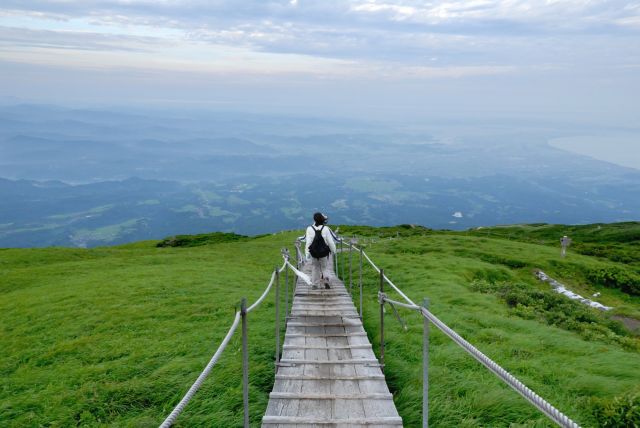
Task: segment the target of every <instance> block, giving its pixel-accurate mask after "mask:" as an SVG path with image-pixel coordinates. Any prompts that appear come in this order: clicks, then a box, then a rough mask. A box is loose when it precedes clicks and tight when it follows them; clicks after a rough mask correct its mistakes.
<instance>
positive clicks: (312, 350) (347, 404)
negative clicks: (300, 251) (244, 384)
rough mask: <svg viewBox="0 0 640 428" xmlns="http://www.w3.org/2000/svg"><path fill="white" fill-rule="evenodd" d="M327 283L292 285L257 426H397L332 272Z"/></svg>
mask: <svg viewBox="0 0 640 428" xmlns="http://www.w3.org/2000/svg"><path fill="white" fill-rule="evenodd" d="M310 270H311V263H307V264H306V265H305V266H304V268H303V271H304V272H305V273H307V274H309V273H310ZM330 284H331V289H324V288H322V289H317V290H314V289H312V288H311V287H310V286H308V285H307V284H306V283H305V282H304V281H302V280H300V279H298V281H297V284H296V291H295V296H294V299H293V307H292V309H291V315H290V317H289V320H288V323H287V329H286V334H285V339H284V345H283V350H282V358H281V360H280V366H279V368H278V370H277V372H276V379H275V383H274V385H273V391H272V392H271V394H270V396H269V404H268V406H267V411H266V413H265V415H264V416H263V418H262V426H263V427H268V428H273V427H278V428H293V427H296V428H308V427H316V426H317V427H361V426H369V427H399V426H402V418H400V416H399V415H398V411H397V410H396V407H395V404H394V403H393V397H392V395H391V393H390V392H389V388H388V387H387V383H386V382H385V378H384V375H383V374H382V370H381V369H380V366H379V363H378V360H377V359H376V357H375V355H374V353H373V350H372V348H371V343H369V339H368V338H367V333H366V332H365V331H364V328H363V326H362V322H361V320H360V318H359V316H358V313H357V312H356V308H355V306H354V304H353V301H352V299H351V296H350V295H349V293H348V292H347V289H346V287H345V286H344V284H343V283H342V282H341V281H340V280H339V279H338V278H337V277H336V276H335V275H334V274H333V272H331V274H330Z"/></svg>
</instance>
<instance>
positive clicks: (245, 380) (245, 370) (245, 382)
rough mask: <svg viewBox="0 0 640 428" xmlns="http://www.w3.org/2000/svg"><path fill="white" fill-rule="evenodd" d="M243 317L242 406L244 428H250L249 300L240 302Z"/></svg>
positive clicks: (243, 299)
mask: <svg viewBox="0 0 640 428" xmlns="http://www.w3.org/2000/svg"><path fill="white" fill-rule="evenodd" d="M240 314H241V315H242V405H243V407H244V427H245V428H249V347H248V343H247V342H248V338H247V299H246V298H245V297H243V298H242V301H241V302H240Z"/></svg>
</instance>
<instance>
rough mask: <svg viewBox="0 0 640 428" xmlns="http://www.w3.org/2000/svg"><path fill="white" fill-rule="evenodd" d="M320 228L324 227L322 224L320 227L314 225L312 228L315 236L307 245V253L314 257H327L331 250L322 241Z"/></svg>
mask: <svg viewBox="0 0 640 428" xmlns="http://www.w3.org/2000/svg"><path fill="white" fill-rule="evenodd" d="M322 229H324V226H322V227H321V228H320V229H316V228H315V227H314V228H313V230H314V231H315V232H316V236H314V237H313V241H312V242H311V245H309V254H311V256H312V257H313V258H315V259H321V258H323V257H327V256H328V255H329V253H330V252H331V250H330V249H329V246H328V245H327V243H326V242H324V238H323V237H322Z"/></svg>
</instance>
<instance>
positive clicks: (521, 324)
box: [0, 224, 640, 427]
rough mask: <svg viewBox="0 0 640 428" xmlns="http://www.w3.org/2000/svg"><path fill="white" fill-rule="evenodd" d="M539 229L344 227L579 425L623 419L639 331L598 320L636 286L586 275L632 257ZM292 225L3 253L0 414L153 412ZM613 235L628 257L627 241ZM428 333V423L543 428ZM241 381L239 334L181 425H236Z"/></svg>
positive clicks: (412, 395) (143, 417)
mask: <svg viewBox="0 0 640 428" xmlns="http://www.w3.org/2000/svg"><path fill="white" fill-rule="evenodd" d="M541 227H542V228H544V227H545V226H517V227H514V229H516V230H518V231H519V232H518V233H520V236H519V237H518V239H515V238H514V237H513V236H511V237H510V238H511V239H505V238H509V236H508V234H507V235H505V236H502V235H499V234H498V233H496V234H489V235H488V236H487V235H486V234H482V233H480V232H482V231H478V233H477V234H476V231H469V232H458V233H456V232H449V231H432V230H429V229H426V228H422V227H415V226H410V225H403V226H396V227H389V228H371V227H365V226H358V227H356V226H351V227H347V226H341V227H340V231H341V233H342V234H343V235H344V236H352V235H355V236H357V237H358V238H361V242H363V243H366V244H367V248H366V251H367V253H368V254H369V255H370V256H371V257H372V258H373V260H374V261H375V262H376V264H378V265H379V266H380V267H382V268H384V269H385V273H386V274H387V275H388V276H389V277H390V278H391V279H392V280H393V281H394V282H395V283H396V284H397V285H398V286H400V287H401V288H402V289H403V291H404V292H405V293H407V295H409V296H410V297H411V298H412V299H413V300H414V301H416V302H418V303H420V302H422V299H423V298H424V297H428V298H429V299H430V309H431V311H432V312H433V313H434V314H435V315H436V316H438V317H439V318H440V319H441V320H442V321H444V322H445V323H447V324H448V325H449V326H450V327H452V328H454V329H455V330H456V331H457V332H459V333H460V334H461V335H462V336H463V337H465V338H466V339H467V340H468V341H469V342H471V343H472V344H474V345H475V346H476V347H478V348H479V349H480V350H481V351H483V352H484V353H485V354H486V355H488V356H489V357H490V358H492V359H493V360H495V361H496V362H498V363H499V364H501V365H502V366H503V367H504V368H505V369H507V370H509V371H510V372H511V373H512V374H514V375H515V376H516V377H518V378H519V379H520V380H521V381H523V382H524V383H525V384H527V385H528V386H529V387H531V388H532V389H533V390H534V391H536V392H537V393H538V394H540V395H541V396H542V397H544V398H546V399H548V400H549V401H550V402H551V403H552V404H554V405H555V406H557V407H558V408H559V409H560V410H562V411H563V412H565V413H566V414H567V415H568V416H570V417H571V418H573V419H574V420H576V422H578V423H579V424H580V425H581V426H584V427H599V426H603V427H632V426H634V424H636V425H635V426H637V425H639V424H640V411H639V409H640V398H639V397H640V387H639V385H640V358H639V352H638V349H639V345H638V344H639V343H640V338H638V337H637V336H636V335H634V333H632V332H630V331H629V330H627V329H625V328H624V327H623V326H622V325H621V324H620V323H618V322H617V321H614V320H613V319H612V318H611V317H612V316H616V317H623V318H625V317H626V318H628V319H640V297H639V296H636V295H631V294H630V293H625V292H623V291H622V290H620V289H619V288H617V286H612V285H611V284H610V283H607V281H611V279H607V278H608V277H607V276H606V275H604V274H603V278H604V279H602V280H600V279H598V278H599V277H596V276H594V275H595V273H597V272H615V273H616V274H617V275H618V277H619V278H618V279H616V281H617V282H618V283H621V281H620V278H623V276H624V275H623V274H622V273H620V272H623V273H628V274H630V275H632V274H635V273H636V269H637V266H636V264H635V262H632V263H626V262H622V261H614V260H613V258H612V257H600V256H598V257H594V256H592V255H584V254H575V253H574V252H570V254H569V255H568V257H566V258H564V259H561V258H560V256H559V248H558V244H557V242H556V240H555V238H554V239H553V240H552V239H551V238H550V237H549V239H548V240H547V241H545V240H544V239H542V238H540V237H539V236H537V235H536V237H535V238H532V237H531V236H528V235H527V232H526V231H527V230H531V231H533V232H536V233H538V228H541ZM609 227H610V228H611V230H612V231H615V230H618V229H619V228H620V226H619V225H611V226H607V225H601V228H600V230H604V231H603V232H599V233H601V234H602V236H613V235H615V233H613V232H612V231H609V230H608V229H609ZM629 227H635V226H633V224H631V225H630V226H629ZM502 229H503V228H497V230H499V231H500V233H501V232H502ZM504 229H508V228H504ZM492 230H493V229H492ZM533 232H532V233H533ZM554 233H555V232H554ZM298 235H299V232H287V233H282V234H277V235H268V236H262V237H253V238H249V237H244V236H240V235H234V234H224V233H213V234H205V235H195V236H176V237H173V238H168V239H167V240H164V241H161V242H158V241H145V242H137V243H133V244H128V245H123V246H120V247H109V248H96V249H91V250H84V249H64V248H57V249H28V250H18V249H4V250H1V251H0V295H1V296H2V299H0V311H2V314H3V317H2V320H3V322H2V323H1V324H0V348H1V349H2V350H3V352H2V354H0V375H2V377H3V385H2V389H0V422H1V425H2V426H8V427H23V426H49V427H66V426H95V427H98V426H113V427H116V426H117V427H120V426H131V427H154V426H157V425H158V424H159V423H160V422H161V421H162V420H163V418H164V417H165V416H166V415H167V414H168V413H169V411H170V410H171V409H172V408H173V406H174V405H175V404H176V403H177V402H178V400H179V399H180V398H181V397H182V395H183V394H184V393H185V392H186V390H187V389H188V388H189V386H190V385H191V383H192V382H193V381H194V380H195V378H196V377H197V376H198V374H199V373H200V371H201V370H202V368H203V367H204V366H205V365H206V363H207V362H208V361H209V359H210V358H211V355H212V354H213V352H214V351H215V349H216V348H217V347H218V345H219V343H220V341H221V340H222V338H223V337H224V336H225V334H226V332H227V330H228V328H229V326H230V324H231V322H232V319H233V314H234V311H235V308H237V304H238V302H239V301H240V299H241V298H242V297H247V298H248V299H249V302H250V303H251V302H253V301H255V299H256V298H257V297H258V296H259V295H260V294H261V293H262V291H263V289H264V287H265V286H266V285H267V282H268V280H269V277H270V273H271V271H272V270H273V268H274V266H275V265H279V264H281V258H280V256H279V252H280V248H282V247H283V246H288V247H289V248H290V249H291V248H292V243H293V241H294V239H295V238H296V237H297V236H298ZM572 237H573V239H574V246H573V247H572V249H575V248H576V247H578V246H579V242H578V238H577V235H573V236H572ZM369 238H376V239H375V240H374V243H371V240H370V239H369ZM381 238H382V239H381ZM541 239H542V242H540V240H541ZM594 239H595V238H594ZM593 244H594V245H600V244H598V242H597V241H593ZM158 245H160V247H159V246H158ZM616 245H620V246H621V247H620V248H623V249H624V251H625V252H627V253H628V255H629V257H630V258H631V259H637V252H638V251H639V250H638V249H637V248H634V247H633V245H632V244H629V243H627V242H622V241H619V242H618V244H616ZM342 258H343V260H342V263H343V264H344V265H347V263H348V258H347V257H346V255H345V256H342ZM352 259H353V260H352V261H356V262H357V254H352ZM354 266H357V263H356V264H354ZM535 269H542V270H544V271H545V272H546V273H547V274H549V275H550V276H552V277H553V278H555V279H557V280H559V281H561V282H563V283H564V284H566V285H567V286H568V287H569V288H571V289H572V290H574V291H575V292H577V293H580V294H582V295H584V296H590V295H591V294H593V293H595V292H600V293H601V296H600V297H598V298H597V299H596V300H598V301H600V302H601V303H603V304H605V305H608V306H613V307H615V310H614V311H611V313H609V312H607V313H602V312H599V311H596V310H593V309H590V308H587V307H584V306H582V305H580V304H579V303H576V302H573V301H570V300H568V299H566V298H564V297H562V296H560V295H557V294H555V293H553V292H551V291H550V288H549V285H548V284H546V283H543V282H540V281H538V280H537V279H536V278H535V277H534V271H535ZM347 275H348V271H347ZM355 278H357V275H356V276H355V277H354V280H355ZM346 282H347V284H348V277H347V280H346ZM364 288H365V293H366V294H365V305H364V309H365V311H364V323H365V327H366V329H367V332H368V333H369V336H370V339H371V341H372V343H373V345H374V349H375V350H376V352H377V350H378V344H379V330H378V329H379V318H378V310H379V308H378V305H377V295H376V294H377V290H378V278H377V275H376V274H375V273H374V272H373V270H372V269H370V268H368V267H366V265H365V269H364ZM386 291H387V292H389V295H390V297H391V298H398V296H396V295H395V294H394V293H393V292H392V291H390V290H389V289H387V290H386ZM283 294H284V293H281V296H282V297H283V299H284V296H283ZM273 296H274V295H273V294H271V295H270V296H269V297H268V298H267V300H266V301H265V302H264V303H263V305H262V306H260V307H259V308H258V309H257V310H256V312H253V313H252V314H251V315H250V319H249V334H250V338H249V341H250V351H251V361H250V365H251V376H250V379H251V394H250V402H251V421H252V426H259V423H260V419H261V416H262V414H263V413H264V411H265V408H266V403H267V400H268V394H269V392H270V390H271V386H272V384H273V375H274V373H273V304H274V302H273ZM400 314H401V316H402V317H403V319H404V320H405V321H406V322H407V326H408V328H407V330H406V331H405V330H404V329H403V328H402V327H401V326H400V325H399V324H398V323H397V321H396V320H395V319H394V317H393V316H392V315H391V312H390V311H388V313H387V317H386V330H385V338H386V342H387V347H386V358H385V363H386V366H385V374H386V376H387V381H388V383H389V386H390V388H391V390H392V392H393V393H394V396H395V402H396V405H397V407H398V410H399V412H400V415H401V416H402V417H403V419H404V421H405V426H419V425H420V420H421V414H420V411H421V402H422V396H421V387H422V386H421V370H422V368H421V347H422V320H421V318H420V317H419V316H418V315H417V314H415V313H410V312H408V311H406V310H402V309H400ZM431 331H432V332H431V339H430V342H431V353H430V403H431V413H430V421H431V425H432V426H437V427H477V426H486V427H547V426H552V424H551V423H550V422H548V421H547V419H546V417H545V416H543V415H542V414H541V413H540V412H539V411H537V410H536V409H535V408H533V407H532V406H530V405H529V404H528V403H527V402H525V401H524V400H523V399H522V398H521V397H520V396H519V395H518V394H517V393H515V392H514V391H512V390H511V389H510V388H508V387H507V386H506V385H504V384H503V383H501V381H499V380H497V379H496V378H495V376H494V375H493V374H491V373H490V372H488V371H487V370H486V369H485V368H484V367H482V366H481V365H480V364H479V363H477V362H476V361H475V360H474V359H473V358H471V357H470V356H469V355H467V354H466V353H465V352H464V351H463V350H462V349H460V348H459V347H458V346H457V345H455V344H454V343H453V342H452V341H451V340H449V339H448V338H447V337H446V336H444V335H443V334H442V333H440V332H439V331H437V330H436V329H435V328H434V327H432V330H431ZM240 379H241V366H240V335H236V336H235V337H234V338H233V339H232V341H231V343H230V345H229V348H227V351H226V352H225V353H224V354H223V356H222V358H221V359H220V361H219V363H218V365H217V366H216V367H215V368H214V370H213V372H212V374H211V376H210V378H209V379H208V380H207V381H206V382H205V384H204V386H203V387H202V389H201V390H200V392H198V394H196V396H195V398H194V399H193V401H192V402H191V403H190V404H189V406H187V408H186V410H185V412H184V413H183V414H182V416H181V417H180V418H179V419H178V424H177V426H184V427H186V426H189V427H191V426H240V425H241V421H242V392H241V383H240Z"/></svg>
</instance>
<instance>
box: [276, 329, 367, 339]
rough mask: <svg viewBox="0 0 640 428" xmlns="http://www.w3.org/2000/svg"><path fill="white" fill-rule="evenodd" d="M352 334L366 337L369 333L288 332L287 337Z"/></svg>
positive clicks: (349, 335)
mask: <svg viewBox="0 0 640 428" xmlns="http://www.w3.org/2000/svg"><path fill="white" fill-rule="evenodd" d="M352 336H363V337H366V336H367V333H364V332H361V331H357V332H353V333H287V334H286V336H285V339H286V338H287V337H352Z"/></svg>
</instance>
